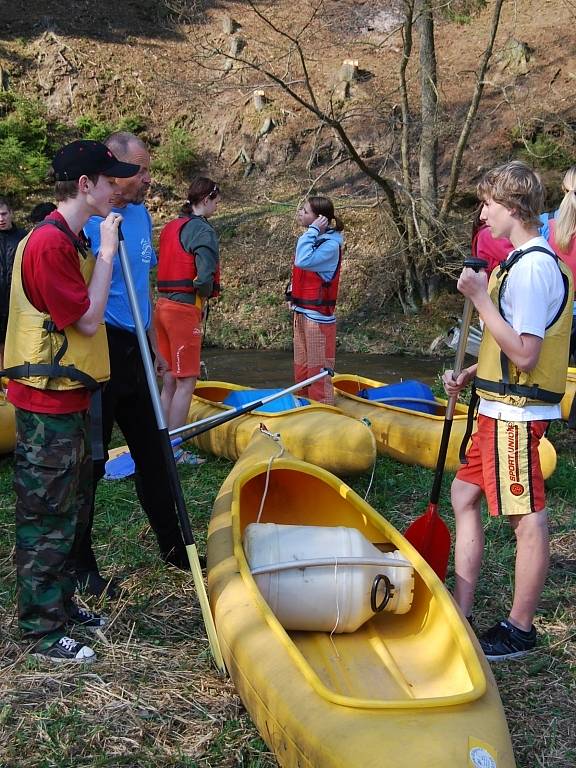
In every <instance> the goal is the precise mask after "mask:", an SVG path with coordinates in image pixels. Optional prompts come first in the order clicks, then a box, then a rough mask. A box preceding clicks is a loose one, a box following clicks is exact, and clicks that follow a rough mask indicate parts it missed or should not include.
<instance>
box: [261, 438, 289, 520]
mask: <svg viewBox="0 0 576 768" xmlns="http://www.w3.org/2000/svg"><path fill="white" fill-rule="evenodd" d="M260 432H262V434H263V435H268V437H271V438H272V440H274V441H276V442H277V443H278V445H279V447H280V452H279V453H277V454H276V456H270V461H269V462H268V469H267V470H266V482H265V484H264V493H263V494H262V499H261V500H260V509H259V510H258V517H257V518H256V522H257V523H259V522H260V518H261V517H262V512H263V511H264V503H265V501H266V494H267V493H268V485H269V483H270V471H271V469H272V462H273V461H274V459H279V458H280V457H281V456H282V454H283V453H284V446H283V445H282V443H281V441H280V433H279V432H269V431H268V430H267V429H266V427H265V426H264V424H260Z"/></svg>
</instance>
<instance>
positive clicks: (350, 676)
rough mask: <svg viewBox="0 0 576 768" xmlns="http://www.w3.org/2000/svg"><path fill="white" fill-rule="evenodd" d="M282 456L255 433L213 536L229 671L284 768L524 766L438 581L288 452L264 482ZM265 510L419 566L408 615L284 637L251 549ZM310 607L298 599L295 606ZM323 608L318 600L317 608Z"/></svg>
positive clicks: (399, 540)
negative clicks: (348, 534) (346, 535)
mask: <svg viewBox="0 0 576 768" xmlns="http://www.w3.org/2000/svg"><path fill="white" fill-rule="evenodd" d="M279 452H280V450H279V445H278V444H277V443H274V442H273V441H272V440H270V438H267V437H266V436H265V435H256V436H255V437H254V439H253V440H252V441H251V443H250V446H249V447H248V448H247V449H246V451H245V452H244V453H243V454H242V456H241V458H240V460H239V461H238V462H237V463H236V465H235V467H234V469H233V470H232V472H231V473H230V475H229V476H228V478H227V479H226V480H225V482H224V484H223V485H222V488H221V489H220V492H219V494H218V497H217V499H216V502H215V504H214V509H213V513H212V519H211V522H210V526H209V531H208V589H209V594H210V601H211V606H212V610H213V612H214V618H215V623H216V628H217V632H218V637H219V640H220V644H221V648H222V652H223V655H224V660H225V662H226V666H227V668H228V670H229V672H230V675H231V677H232V680H233V681H234V684H235V686H236V689H237V691H238V693H239V695H240V697H241V699H242V701H243V703H244V705H245V707H246V709H247V710H248V712H249V713H250V716H251V717H252V719H253V721H254V723H255V724H256V726H257V728H258V730H259V732H260V734H261V736H262V738H263V739H264V741H265V742H266V743H267V744H268V746H269V747H270V749H271V750H272V751H273V752H274V754H275V756H276V759H277V760H278V763H279V764H280V766H283V767H284V768H383V766H394V768H404V767H406V768H447V767H448V766H449V767H450V768H470V766H482V767H485V768H514V766H515V761H514V755H513V751H512V745H511V741H510V735H509V732H508V727H507V724H506V719H505V716H504V711H503V708H502V704H501V701H500V697H499V694H498V689H497V687H496V683H495V681H494V678H493V676H492V673H491V671H490V668H489V666H488V663H487V662H486V660H485V658H484V656H483V654H482V652H481V650H480V647H479V645H478V642H477V640H476V638H475V636H474V634H473V633H472V631H471V630H470V628H469V626H468V625H467V623H466V621H465V620H464V619H463V618H462V616H461V614H460V613H459V611H458V609H457V608H456V606H455V604H454V602H453V600H452V598H451V596H450V595H449V593H448V591H447V590H446V588H445V587H444V585H443V584H442V582H441V581H440V580H439V579H438V577H437V576H436V574H435V573H434V572H433V571H432V569H431V568H430V567H429V566H428V564H427V563H426V562H425V561H424V560H423V559H422V558H421V557H420V555H419V554H418V553H417V552H416V550H415V549H414V548H413V547H412V546H411V545H410V544H409V543H408V542H407V541H406V539H404V538H403V536H402V535H401V534H400V533H398V531H397V530H396V529H395V528H394V527H393V526H392V525H390V524H389V523H388V522H387V521H386V520H385V519H384V518H383V517H381V515H379V514H378V513H377V512H376V511H375V510H374V509H373V508H372V507H370V506H369V505H368V504H367V503H366V502H365V501H363V500H362V499H361V498H360V497H359V496H358V495H357V494H356V493H355V492H354V491H352V490H351V489H350V488H349V487H348V486H347V485H345V484H344V483H343V482H342V481H340V480H339V479H338V478H336V477H335V476H334V475H332V474H330V473H328V472H326V471H325V470H322V469H320V468H319V467H315V466H312V465H310V464H308V463H305V462H302V461H299V460H297V459H295V458H294V457H291V456H290V455H288V454H286V453H285V454H284V455H283V456H282V457H281V458H274V460H273V461H272V463H271V469H270V471H269V474H268V469H269V465H270V458H271V457H273V456H278V454H279ZM263 497H264V502H262V498H263ZM260 510H261V518H260V522H261V523H266V524H277V526H292V528H291V530H300V529H298V528H297V526H302V527H304V530H305V531H306V530H308V528H309V531H310V536H311V537H313V536H314V534H315V532H316V531H317V530H318V529H317V528H316V527H317V526H318V527H322V529H323V530H325V529H326V528H329V529H330V530H331V531H335V532H336V533H338V529H337V527H338V526H342V527H344V529H345V530H346V531H353V532H354V533H356V534H358V535H360V534H361V536H362V537H363V538H365V539H367V540H368V541H369V542H371V544H370V545H369V546H373V545H377V548H378V550H379V551H380V552H384V553H390V552H391V551H392V550H396V552H397V553H399V555H400V556H401V557H402V559H403V561H404V562H405V563H406V561H407V563H406V564H409V565H410V566H412V568H413V576H414V582H413V587H412V588H413V595H410V597H411V598H412V600H411V605H409V608H408V610H406V611H404V612H402V613H393V612H386V611H383V612H380V613H375V614H372V613H371V615H370V617H369V618H368V620H367V621H366V622H365V623H362V624H361V626H359V628H357V629H355V630H354V631H348V632H340V633H338V632H336V633H334V634H331V633H330V632H329V631H316V630H313V631H302V630H300V629H288V630H287V629H284V627H283V626H282V625H281V624H280V622H279V620H278V619H277V618H276V615H275V614H274V613H273V612H272V610H271V608H270V606H269V605H268V603H267V602H266V601H265V600H264V598H263V595H262V593H261V592H260V590H259V589H258V586H257V584H256V581H255V578H254V576H253V575H252V572H251V569H250V566H249V563H248V560H247V556H246V553H245V549H244V546H243V543H242V541H243V536H244V537H245V539H244V540H245V541H246V540H247V539H246V536H247V535H248V532H250V531H251V530H252V528H253V525H252V524H253V523H255V522H256V521H257V520H258V516H259V513H260ZM248 526H250V528H249V527H248ZM277 526H275V525H272V528H275V527H277ZM282 530H285V529H284V528H282ZM306 538H308V536H306ZM246 551H248V548H247V550H246ZM380 556H381V557H382V556H385V555H380ZM341 567H342V566H341ZM299 570H302V569H300V568H299ZM311 570H313V569H309V568H308V569H306V573H308V572H309V571H311ZM397 570H398V571H401V570H403V569H401V568H398V569H397ZM330 571H331V574H330V578H329V579H328V583H331V582H332V581H333V579H334V578H335V576H334V575H332V574H333V573H335V566H334V565H332V566H331V569H330ZM304 581H306V579H304ZM279 597H280V598H281V597H282V594H281V593H280V594H279ZM305 601H306V595H305V594H304V592H302V593H301V594H300V595H299V599H298V600H297V601H292V602H291V606H292V607H294V603H296V607H298V603H299V602H301V603H302V604H304V603H305ZM326 604H328V606H329V605H330V598H329V597H327V599H326V600H324V601H322V600H320V601H318V609H319V611H320V610H323V609H324V608H325V607H326Z"/></svg>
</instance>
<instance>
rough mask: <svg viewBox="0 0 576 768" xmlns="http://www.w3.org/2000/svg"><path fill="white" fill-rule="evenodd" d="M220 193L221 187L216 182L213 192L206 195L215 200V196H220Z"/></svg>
mask: <svg viewBox="0 0 576 768" xmlns="http://www.w3.org/2000/svg"><path fill="white" fill-rule="evenodd" d="M219 194H220V187H219V186H218V184H214V189H213V190H212V191H211V192H208V194H207V195H206V197H207V198H208V199H209V200H214V198H215V197H218V195H219Z"/></svg>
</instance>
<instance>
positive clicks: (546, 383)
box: [474, 246, 573, 407]
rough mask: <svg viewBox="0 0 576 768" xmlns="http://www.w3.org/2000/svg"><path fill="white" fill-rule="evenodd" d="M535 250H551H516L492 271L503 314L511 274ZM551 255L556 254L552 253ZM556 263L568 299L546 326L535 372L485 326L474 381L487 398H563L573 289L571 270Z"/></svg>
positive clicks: (518, 402)
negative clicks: (512, 358) (515, 358)
mask: <svg viewBox="0 0 576 768" xmlns="http://www.w3.org/2000/svg"><path fill="white" fill-rule="evenodd" d="M531 251H543V252H544V253H550V252H549V251H547V250H545V249H544V248H539V247H537V246H534V247H533V248H528V249H527V250H526V251H515V252H514V253H512V254H511V255H510V257H509V258H508V259H507V260H506V261H505V262H503V263H502V265H501V266H500V269H498V268H497V269H495V270H494V271H493V272H492V275H491V277H490V282H489V284H488V293H489V294H490V298H491V299H492V302H493V303H494V305H495V306H496V308H497V309H498V311H499V312H500V314H501V315H503V312H502V308H501V298H502V294H503V292H504V287H505V284H506V279H507V277H508V273H509V272H510V270H511V269H512V267H513V266H514V265H515V264H517V263H518V261H519V260H520V259H521V258H522V256H524V255H525V254H526V253H530V252H531ZM550 258H556V257H555V256H554V255H553V254H551V253H550ZM556 263H557V265H558V268H559V270H560V272H561V273H562V281H563V283H564V298H563V300H562V304H561V306H560V308H559V310H558V312H557V313H556V316H555V317H554V318H553V320H552V322H551V323H550V324H549V325H548V327H547V328H546V331H545V335H544V339H543V340H542V347H541V348H540V355H539V357H538V362H537V363H536V366H535V367H534V368H533V369H532V370H531V371H528V372H524V371H521V370H520V369H519V368H517V367H516V366H515V365H514V363H512V362H511V361H510V360H509V359H508V358H507V357H506V355H505V354H504V353H503V352H502V350H501V349H500V347H499V346H498V344H497V343H496V340H495V339H494V337H493V336H492V334H491V333H490V331H489V330H488V328H486V327H485V328H484V333H483V335H482V342H481V344H480V352H479V354H478V369H477V372H476V379H475V382H474V383H475V386H476V391H477V393H478V394H479V395H480V397H483V398H484V399H485V400H497V401H499V402H501V403H508V404H509V405H515V406H519V407H522V406H524V405H526V404H528V403H534V404H537V405H542V404H549V405H552V404H555V403H559V402H560V401H561V400H562V397H563V395H564V390H565V388H566V371H567V368H568V353H569V344H570V330H571V327H572V296H573V288H572V275H571V273H570V270H569V269H568V268H567V267H566V265H565V264H564V263H563V262H562V261H560V260H559V259H557V258H556Z"/></svg>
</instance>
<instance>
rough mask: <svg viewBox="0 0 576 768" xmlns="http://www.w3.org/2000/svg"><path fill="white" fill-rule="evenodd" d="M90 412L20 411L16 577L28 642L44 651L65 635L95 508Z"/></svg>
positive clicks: (19, 603) (16, 457)
mask: <svg viewBox="0 0 576 768" xmlns="http://www.w3.org/2000/svg"><path fill="white" fill-rule="evenodd" d="M89 426H90V425H89V417H88V414H87V413H84V412H82V413H71V414H63V415H49V414H43V413H31V412H30V411H25V410H22V409H20V408H17V409H16V427H17V441H16V451H15V454H14V455H15V463H14V490H15V491H16V574H17V583H18V620H19V625H20V629H21V631H22V635H23V637H24V638H25V639H26V640H28V641H31V642H33V643H34V644H35V646H36V647H37V648H38V649H39V650H41V649H44V648H47V647H48V646H50V645H51V644H52V643H53V642H55V641H56V640H58V639H59V638H60V637H62V635H65V634H66V632H65V624H66V622H67V620H68V612H69V609H70V605H71V601H72V596H73V594H74V587H75V582H74V577H73V574H72V571H71V567H70V563H71V560H72V558H73V556H74V551H75V547H76V546H77V543H78V541H79V540H80V537H81V536H82V534H83V533H84V530H85V528H86V525H87V521H88V515H89V510H90V504H91V502H92V455H91V449H90V429H89Z"/></svg>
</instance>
